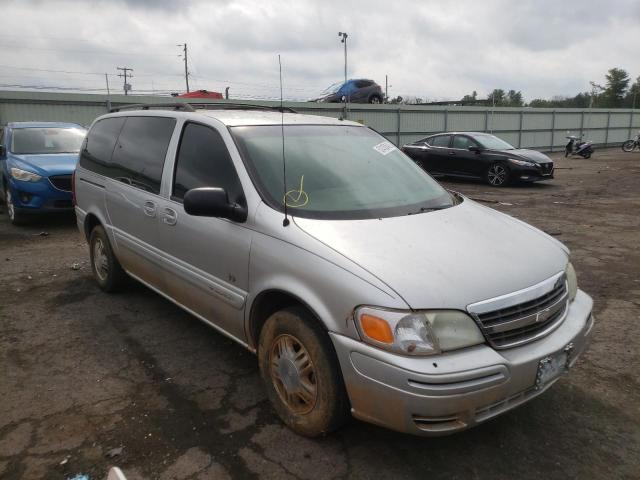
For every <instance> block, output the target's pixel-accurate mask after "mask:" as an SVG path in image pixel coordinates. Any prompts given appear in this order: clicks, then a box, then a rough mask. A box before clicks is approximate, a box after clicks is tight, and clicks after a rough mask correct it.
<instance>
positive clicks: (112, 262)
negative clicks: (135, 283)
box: [89, 225, 127, 292]
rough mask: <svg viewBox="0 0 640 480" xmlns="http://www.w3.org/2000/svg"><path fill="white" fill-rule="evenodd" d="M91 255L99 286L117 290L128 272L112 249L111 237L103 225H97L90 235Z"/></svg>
mask: <svg viewBox="0 0 640 480" xmlns="http://www.w3.org/2000/svg"><path fill="white" fill-rule="evenodd" d="M89 256H90V258H91V271H92V272H93V278H95V280H96V282H97V283H98V286H99V287H100V288H101V289H102V290H104V291H105V292H117V291H118V290H120V289H121V288H122V287H123V286H124V284H125V282H126V280H127V274H126V273H125V272H124V270H123V269H122V267H121V266H120V262H118V259H117V258H116V256H115V255H114V253H113V250H112V249H111V244H110V243H109V237H108V236H107V232H105V230H104V228H103V227H102V225H97V226H95V227H94V228H93V230H91V234H90V235H89Z"/></svg>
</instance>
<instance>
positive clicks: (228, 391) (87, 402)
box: [0, 150, 640, 480]
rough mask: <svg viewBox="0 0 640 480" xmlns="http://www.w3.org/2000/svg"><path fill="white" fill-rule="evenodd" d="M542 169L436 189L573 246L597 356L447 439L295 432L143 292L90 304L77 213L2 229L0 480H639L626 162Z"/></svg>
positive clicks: (241, 372) (91, 287)
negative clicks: (523, 176) (113, 474)
mask: <svg viewBox="0 0 640 480" xmlns="http://www.w3.org/2000/svg"><path fill="white" fill-rule="evenodd" d="M556 160H557V163H556V165H557V167H558V169H557V171H556V178H555V180H553V181H551V182H548V183H540V184H535V185H530V186H516V187H511V188H504V189H492V188H490V187H488V186H485V185H482V184H480V183H475V182H455V183H454V182H449V181H444V182H443V183H444V184H445V185H446V186H447V187H449V188H452V189H456V190H459V191H461V192H463V193H464V194H466V195H468V196H470V197H472V198H474V199H476V200H479V201H482V202H485V203H486V204H487V205H489V206H491V207H493V208H496V209H498V210H500V211H504V212H507V213H509V214H511V215H514V216H515V217H518V218H520V219H523V220H525V221H527V222H529V223H532V224H533V225H535V226H537V227H539V228H541V229H543V230H545V231H546V232H548V233H550V234H551V235H554V236H556V238H558V239H560V240H561V241H563V242H564V243H566V244H567V245H568V246H569V247H570V248H571V250H572V252H573V262H574V265H575V266H576V270H577V272H578V277H579V283H580V286H581V288H583V289H584V290H585V291H587V292H588V293H589V294H591V295H592V296H593V297H594V300H595V314H596V318H597V324H596V327H595V332H594V335H593V343H592V344H591V346H590V348H589V350H588V351H587V352H586V354H585V355H584V356H583V357H582V359H581V360H580V361H579V362H578V364H577V365H576V367H575V368H574V369H573V371H572V372H571V374H570V375H568V376H566V377H564V378H563V379H561V380H560V381H559V382H558V383H557V384H556V385H555V386H554V387H553V388H551V389H550V390H549V391H548V392H546V393H545V394H544V395H542V396H540V397H538V398H537V399H535V400H533V401H532V402H530V403H528V404H526V405H524V406H522V407H520V408H518V409H516V410H515V411H512V412H510V413H508V414H505V415H503V416H501V417H498V418H497V419H494V420H492V421H489V422H487V423H485V424H484V425H481V426H479V427H477V428H475V429H472V430H469V431H466V432H463V433H460V434H456V435H453V436H449V437H444V438H418V437H412V436H408V435H402V434H398V433H394V432H391V431H386V430H384V429H381V428H378V427H374V426H371V425H368V424H365V423H361V422H358V421H355V420H354V421H352V422H351V423H350V424H349V425H347V426H346V428H344V429H342V430H341V431H339V432H337V433H335V434H333V435H330V436H329V437H326V438H322V439H318V440H309V439H305V438H300V437H298V436H296V435H295V434H293V433H291V432H290V431H289V430H287V429H286V428H284V427H283V426H282V424H281V423H280V422H279V421H278V419H277V418H276V416H275V414H274V413H273V411H272V409H271V408H270V406H269V404H268V402H267V400H266V397H265V394H264V392H263V390H262V386H261V384H260V378H259V375H258V369H257V362H256V359H255V357H254V356H253V355H252V354H250V353H249V352H247V351H245V350H244V349H243V348H242V347H240V346H238V345H236V344H234V343H232V342H231V341H230V340H228V339H227V338H225V337H223V336H222V335H220V334H218V333H216V332H215V331H214V330H212V329H210V328H207V327H206V326H205V325H203V324H201V323H200V322H198V321H197V320H196V319H194V318H192V317H190V316H189V315H188V314H186V313H184V312H183V311H182V310H180V309H179V308H177V307H175V306H174V305H173V304H171V303H169V302H168V301H166V300H164V299H163V298H161V297H160V296H158V295H156V294H154V293H153V292H151V291H149V290H147V289H146V288H144V287H142V286H140V285H136V284H134V283H132V286H131V288H130V289H129V290H128V291H127V292H126V293H122V294H118V295H107V294H103V293H101V292H100V291H99V290H98V288H97V287H96V286H95V284H94V282H93V281H92V278H91V274H90V269H89V266H88V252H87V247H86V244H85V243H84V241H83V240H82V239H81V237H80V235H79V234H78V232H77V230H76V227H75V219H74V217H72V216H71V217H69V216H66V217H55V218H50V219H41V220H38V221H37V222H33V223H32V224H31V225H29V226H27V227H20V228H18V227H13V226H11V225H10V224H9V223H8V221H7V218H6V215H0V267H1V269H0V273H1V277H0V278H1V280H0V358H1V360H0V362H1V363H0V365H1V367H2V371H1V375H0V399H1V400H0V477H1V478H7V479H18V478H20V479H23V478H26V479H31V478H52V479H62V478H67V477H68V476H71V475H73V474H76V473H80V472H82V473H86V474H89V475H90V476H91V478H92V479H101V478H104V477H105V476H106V471H107V469H108V467H109V466H111V465H118V466H120V467H121V468H122V469H123V470H124V472H125V473H126V474H127V476H128V478H129V479H130V480H131V479H141V478H145V479H147V478H148V479H151V478H161V479H208V478H212V479H213V478H215V479H224V478H278V479H282V478H285V479H286V478H318V479H325V478H326V479H329V478H343V477H351V478H375V479H383V478H394V479H396V478H414V477H415V478H460V479H467V478H487V479H502V478H504V479H513V478H520V479H529V478H532V479H533V478H535V479H538V478H542V477H544V478H545V479H553V478H559V479H560V478H561V479H566V478H640V383H639V378H640V373H639V372H640V356H639V355H638V345H639V344H640V333H639V331H640V329H638V319H639V313H640V248H639V245H640V215H639V212H640V154H637V153H634V154H624V153H623V152H621V151H619V150H609V151H598V152H597V153H596V155H595V156H594V157H593V158H591V159H590V160H582V159H568V160H566V159H564V158H556ZM0 208H1V207H0ZM41 232H46V233H47V234H48V235H40V233H41ZM522 254H523V255H526V254H527V246H526V245H522ZM118 447H123V448H122V450H121V452H119V454H117V453H118V451H115V452H112V453H116V454H117V455H116V456H114V457H112V458H108V456H107V453H108V452H109V451H111V450H112V449H114V448H118Z"/></svg>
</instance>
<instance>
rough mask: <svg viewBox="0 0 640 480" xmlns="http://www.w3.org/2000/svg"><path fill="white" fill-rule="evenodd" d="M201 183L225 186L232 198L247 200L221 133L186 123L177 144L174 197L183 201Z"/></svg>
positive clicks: (231, 199)
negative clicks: (188, 192) (186, 194)
mask: <svg viewBox="0 0 640 480" xmlns="http://www.w3.org/2000/svg"><path fill="white" fill-rule="evenodd" d="M200 187H219V188H224V189H225V190H226V191H227V195H228V196H229V201H230V202H235V203H240V204H244V196H243V193H242V186H241V185H240V179H239V178H238V175H237V173H236V169H235V167H234V166H233V161H232V160H231V156H230V155H229V151H228V150H227V146H226V145H225V143H224V140H223V139H222V137H221V136H220V134H219V133H218V132H217V131H216V130H215V129H213V128H211V127H207V126H204V125H200V124H197V123H187V124H186V126H185V127H184V130H183V131H182V138H181V140H180V146H179V147H178V156H177V158H176V167H175V174H174V180H173V193H172V197H171V198H173V199H174V200H178V201H182V199H183V198H184V194H185V193H187V191H188V190H191V189H192V188H200Z"/></svg>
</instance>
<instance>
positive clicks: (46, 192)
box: [9, 177, 73, 213]
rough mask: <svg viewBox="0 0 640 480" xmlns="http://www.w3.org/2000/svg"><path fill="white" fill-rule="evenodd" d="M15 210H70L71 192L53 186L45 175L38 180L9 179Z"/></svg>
mask: <svg viewBox="0 0 640 480" xmlns="http://www.w3.org/2000/svg"><path fill="white" fill-rule="evenodd" d="M9 188H10V189H11V196H12V198H13V204H14V206H15V209H16V212H20V213H45V212H60V211H72V210H73V202H72V196H71V192H67V191H65V190H60V189H57V188H56V187H54V186H53V185H52V184H51V182H50V181H49V179H48V178H47V177H43V178H42V180H40V181H38V182H23V181H20V180H15V179H11V180H10V181H9Z"/></svg>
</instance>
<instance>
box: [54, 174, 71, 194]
mask: <svg viewBox="0 0 640 480" xmlns="http://www.w3.org/2000/svg"><path fill="white" fill-rule="evenodd" d="M49 181H50V182H51V184H52V185H53V186H54V187H56V188H57V189H58V190H64V191H65V192H70V191H71V175H54V176H52V177H49Z"/></svg>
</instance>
